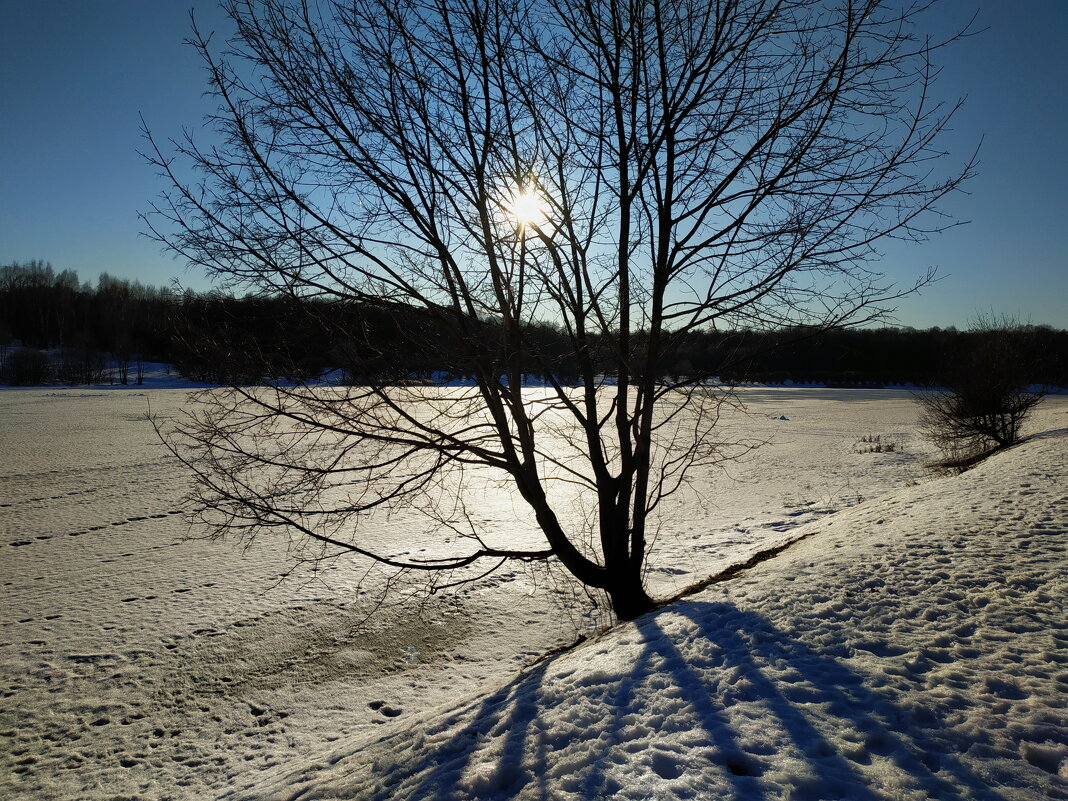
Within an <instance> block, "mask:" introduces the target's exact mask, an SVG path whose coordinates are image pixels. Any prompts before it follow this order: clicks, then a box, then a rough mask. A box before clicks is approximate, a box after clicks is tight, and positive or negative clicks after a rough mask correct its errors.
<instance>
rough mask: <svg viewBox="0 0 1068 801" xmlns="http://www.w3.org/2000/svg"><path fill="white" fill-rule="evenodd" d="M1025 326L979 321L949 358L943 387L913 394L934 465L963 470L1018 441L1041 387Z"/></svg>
mask: <svg viewBox="0 0 1068 801" xmlns="http://www.w3.org/2000/svg"><path fill="white" fill-rule="evenodd" d="M1031 338H1032V337H1031V336H1030V329H1029V328H1027V327H1026V326H1022V325H1019V324H1018V323H1014V322H1012V321H1010V320H1001V321H993V320H982V319H981V320H979V321H978V322H977V323H976V324H975V325H974V326H973V328H972V331H971V332H970V334H969V335H968V336H967V338H966V339H965V344H964V345H963V347H962V348H961V349H960V350H959V351H958V352H957V353H956V354H953V356H952V369H950V370H949V371H948V374H947V376H946V378H945V384H946V386H945V388H944V389H938V390H932V391H929V392H926V393H923V394H919V395H917V396H916V401H917V403H918V404H919V406H920V425H921V427H922V428H923V430H924V433H925V435H926V436H927V437H928V439H930V440H931V441H932V442H934V443H935V444H936V445H937V446H938V448H939V449H940V450H941V451H942V453H943V455H944V457H945V458H944V459H943V461H942V462H940V463H939V464H938V465H935V466H936V467H942V468H946V469H955V470H958V471H960V470H966V469H967V468H969V467H971V466H972V465H974V464H976V463H978V462H980V461H982V460H983V459H985V458H986V457H987V456H989V455H990V454H992V453H994V452H995V451H998V450H1001V449H1002V448H1007V447H1009V446H1010V445H1014V444H1015V443H1016V442H1018V441H1019V439H1020V431H1021V429H1022V427H1023V423H1024V421H1025V420H1026V419H1027V417H1028V415H1030V414H1031V412H1032V410H1033V409H1034V408H1035V407H1036V406H1037V405H1038V404H1039V403H1040V402H1041V400H1042V398H1043V396H1044V395H1045V391H1044V390H1043V389H1041V388H1034V387H1031V386H1030V385H1029V384H1030V381H1031V379H1032V376H1033V373H1034V366H1035V365H1034V362H1035V354H1034V349H1033V348H1032V347H1030V344H1031V342H1030V340H1031Z"/></svg>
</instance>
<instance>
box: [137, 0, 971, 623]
mask: <svg viewBox="0 0 1068 801" xmlns="http://www.w3.org/2000/svg"><path fill="white" fill-rule="evenodd" d="M225 5H226V8H227V9H228V11H229V13H230V15H231V17H232V18H233V20H234V22H235V23H236V25H237V35H236V38H235V39H234V40H233V41H232V42H231V43H230V44H229V46H228V47H226V48H224V49H223V50H222V51H221V52H217V51H216V50H215V49H214V48H213V46H212V45H211V43H210V41H209V39H210V37H206V36H203V35H201V34H200V33H199V32H197V31H196V29H195V25H194V44H195V45H196V47H198V48H199V50H200V52H201V53H202V55H203V58H204V61H205V63H206V65H207V67H208V70H209V72H210V76H211V89H212V91H213V92H214V94H215V97H216V98H217V99H218V113H217V114H216V115H215V116H214V117H212V119H211V122H212V123H213V124H214V126H215V128H216V130H217V131H218V132H219V133H220V134H221V138H222V143H221V144H220V145H219V146H217V147H212V148H206V147H201V146H199V145H198V144H197V143H196V141H195V140H194V139H193V138H192V137H191V136H187V137H186V138H184V139H182V140H179V141H171V142H170V143H169V144H163V143H160V142H158V141H157V140H154V139H152V137H151V134H148V137H149V141H150V145H151V147H150V151H149V158H150V160H151V161H152V162H153V163H154V164H155V165H157V167H158V168H159V169H160V171H161V173H162V174H163V175H164V176H165V177H166V178H167V180H168V181H169V182H170V185H171V186H172V189H171V191H169V192H168V193H167V194H166V195H164V197H163V199H162V200H161V201H159V202H158V203H157V204H156V205H155V206H154V208H153V212H152V213H150V214H149V215H148V216H147V218H146V219H147V220H148V225H149V227H150V229H151V231H152V232H153V233H154V235H155V236H157V237H158V238H159V239H160V240H161V241H163V242H164V243H165V244H166V245H167V246H169V247H170V248H171V249H173V251H174V252H175V253H177V254H178V255H180V256H182V257H184V258H185V259H187V260H188V261H189V262H190V263H191V264H193V265H198V266H200V267H202V268H204V269H205V270H206V271H207V272H208V273H210V274H211V275H213V276H215V277H217V278H220V279H222V280H224V281H226V282H229V283H230V285H233V286H240V287H244V288H246V289H248V290H251V291H258V292H262V293H265V294H278V293H281V294H285V295H290V296H293V297H296V298H300V299H310V298H327V299H333V300H335V301H337V302H339V303H351V304H361V305H362V306H363V307H375V308H377V309H379V310H380V312H381V314H382V315H384V316H387V317H388V316H390V315H396V316H397V318H398V319H399V320H401V319H402V320H404V321H406V322H408V323H409V325H408V326H407V327H405V326H400V325H398V326H397V336H396V339H395V341H393V342H392V343H382V342H381V341H372V340H371V339H370V338H368V337H366V336H363V335H362V333H361V331H359V330H352V331H345V332H343V333H344V334H345V340H344V341H345V342H346V343H347V347H348V348H349V349H350V351H351V353H350V354H349V356H351V357H352V360H353V361H354V362H359V361H360V359H363V358H368V359H373V360H375V362H376V363H377V364H381V363H387V364H388V363H389V362H390V359H391V354H398V355H399V354H410V353H411V352H412V351H416V350H417V349H418V350H417V352H418V353H420V354H425V356H426V363H427V364H428V366H429V367H432V368H433V369H434V370H439V371H443V372H448V373H450V374H452V375H464V376H468V377H470V378H471V380H472V383H473V386H471V387H469V388H461V389H450V390H448V391H445V390H442V389H440V388H435V387H431V386H427V385H425V384H424V383H421V382H420V381H418V380H414V379H413V376H412V374H411V371H407V372H403V371H399V370H398V371H397V374H395V375H389V374H388V371H386V373H385V374H379V375H377V376H374V377H369V378H367V383H366V385H363V386H360V387H351V388H344V389H342V388H337V389H328V390H327V389H322V388H320V387H317V386H278V387H275V388H272V389H263V390H253V389H240V388H235V389H232V390H230V391H228V392H218V393H212V394H209V395H206V396H203V397H202V398H200V404H199V405H198V407H197V410H196V411H195V412H194V413H192V414H191V415H190V417H189V418H188V419H187V420H186V421H185V423H184V424H182V425H181V426H180V427H179V430H178V431H176V432H175V436H173V437H171V438H170V441H171V443H172V446H173V447H174V449H175V451H176V453H178V454H179V456H180V457H181V458H183V459H184V460H185V461H186V462H187V463H188V464H189V465H190V466H191V467H192V468H193V469H194V470H195V471H196V474H197V476H198V479H199V484H198V486H199V490H198V494H199V498H200V501H201V502H202V505H203V506H204V507H205V508H206V511H205V512H204V517H205V520H206V521H207V522H208V523H209V524H210V525H211V526H212V527H213V530H214V531H215V532H217V533H219V534H223V533H228V532H229V533H238V534H245V535H251V534H252V533H254V532H256V531H260V530H264V529H270V528H276V527H278V528H283V529H285V530H288V531H290V532H293V533H296V534H297V535H298V539H300V538H303V541H305V542H307V543H310V544H317V546H316V547H321V548H323V549H325V550H324V552H334V551H336V550H342V551H349V552H353V553H357V554H362V555H364V556H367V557H370V558H373V559H377V560H378V561H380V562H382V563H384V564H386V565H390V566H393V567H394V568H397V569H400V570H410V571H422V572H424V573H426V574H427V575H428V576H432V578H431V579H430V581H431V584H432V585H433V586H440V584H441V583H442V582H445V583H448V582H454V581H465V580H470V579H472V578H474V577H477V576H480V575H484V574H485V573H487V572H490V571H492V570H493V569H494V568H495V567H496V566H499V565H500V564H503V563H504V562H506V561H507V560H510V559H519V560H530V561H544V560H557V561H558V562H559V563H561V564H562V565H563V566H564V567H565V568H566V569H567V570H568V571H569V572H570V573H571V574H572V575H573V576H575V577H576V578H577V579H578V580H580V581H581V582H583V583H584V584H586V585H588V586H590V587H594V588H598V589H600V590H603V591H604V592H605V593H607V595H608V596H609V597H610V599H611V604H612V607H613V609H614V610H615V612H616V614H617V615H618V616H619V617H621V618H631V617H634V616H636V615H638V614H641V613H642V612H644V611H646V610H648V609H650V608H651V606H652V603H653V602H652V600H651V599H650V597H649V595H648V594H647V592H646V590H645V588H644V584H643V570H644V567H645V564H646V559H647V556H648V553H649V547H650V541H651V539H652V538H653V536H654V534H655V527H656V521H657V519H658V515H661V514H663V512H664V508H665V503H666V502H667V501H668V500H669V499H670V497H671V496H672V495H673V494H674V493H675V492H676V491H677V490H678V489H679V487H680V486H682V485H683V484H684V482H685V479H686V477H687V474H688V473H689V471H691V470H693V469H694V468H697V467H701V466H705V465H708V464H711V463H714V462H716V461H718V460H721V459H724V458H728V457H729V456H731V455H732V453H735V452H736V451H734V450H732V449H731V448H729V447H725V444H724V443H723V442H720V441H718V439H717V437H716V436H715V424H716V421H717V419H718V417H719V412H720V407H721V404H722V403H723V402H724V399H725V396H724V395H723V394H721V393H719V392H716V391H713V390H712V389H711V388H709V387H707V386H705V383H704V379H705V378H707V377H708V374H707V372H705V373H702V372H701V371H700V370H697V369H694V370H692V371H690V370H688V371H687V374H686V375H684V376H675V377H671V376H664V375H662V374H661V373H662V371H661V370H660V369H659V366H660V365H662V364H664V363H665V362H666V361H667V360H669V359H670V358H672V356H673V354H674V352H675V349H676V348H677V347H679V345H680V343H683V342H684V341H685V340H686V337H687V335H688V334H690V333H691V332H695V331H702V330H708V329H710V328H718V327H727V328H749V329H768V328H779V327H785V326H792V327H797V328H798V329H799V330H805V331H808V332H811V331H812V330H823V329H828V328H831V327H834V326H839V325H843V324H847V323H853V322H860V321H864V320H871V319H876V318H878V317H879V316H880V315H882V314H883V313H885V312H886V311H887V308H888V304H890V303H892V302H893V301H894V299H896V298H898V297H900V296H901V294H902V293H903V292H907V291H910V290H911V289H912V288H914V286H912V287H905V288H904V289H901V288H895V287H894V286H892V285H890V284H889V283H888V282H887V281H885V280H884V277H883V276H882V275H880V274H879V273H877V272H875V271H873V270H872V269H870V268H869V267H867V266H866V264H867V263H868V261H869V260H870V259H871V257H873V256H874V255H876V252H877V251H876V246H877V244H878V243H879V241H880V240H882V239H884V238H886V237H896V238H906V239H908V238H913V239H919V238H922V237H924V236H926V235H927V234H928V233H929V232H930V231H931V230H934V229H937V228H939V227H944V226H945V225H947V224H948V223H946V222H945V221H944V218H940V217H938V216H935V215H932V214H930V212H933V211H934V210H935V205H936V203H938V201H939V200H941V199H942V198H944V197H945V196H946V194H947V193H949V192H951V191H952V190H954V189H955V188H956V187H957V186H958V185H959V183H960V181H961V180H962V179H963V178H964V177H965V175H966V174H967V173H968V171H969V169H970V165H966V166H965V167H964V168H963V169H961V170H959V171H954V172H951V173H948V174H946V175H944V176H941V177H937V175H936V173H935V170H936V167H937V162H938V159H939V157H940V156H941V155H943V154H942V153H941V152H940V151H939V150H938V148H937V144H936V140H937V139H938V136H939V134H940V133H941V132H942V130H943V129H944V127H945V125H946V122H947V120H948V118H949V117H950V115H951V114H952V111H953V107H943V106H942V105H940V104H938V103H934V102H933V101H932V100H931V99H930V95H929V92H928V90H929V88H930V83H931V76H932V74H933V69H932V66H931V63H930V56H931V54H932V53H933V52H934V51H935V50H936V49H937V48H938V47H940V46H942V45H943V44H945V43H932V42H930V41H929V40H928V39H926V38H924V37H923V36H922V35H920V34H919V33H917V25H918V23H919V22H920V21H922V18H921V12H922V11H923V8H921V7H919V6H917V7H913V6H906V7H905V8H904V10H902V9H901V8H900V7H899V6H898V5H897V4H884V3H881V2H876V1H875V0H867V1H862V2H841V3H837V2H828V1H827V0H740V1H738V2H702V3H695V2H686V1H685V0H655V1H654V2H645V1H644V0H643V1H642V2H638V0H350V1H346V2H337V3H333V4H328V3H319V4H308V3H301V2H286V1H285V0H266V1H265V2H259V1H257V2H251V0H247V1H239V0H232V1H231V2H228V3H226V4H225ZM923 5H924V4H920V6H923ZM186 164H191V165H192V166H193V167H195V168H196V169H197V170H199V173H200V175H201V180H198V181H195V182H191V181H189V180H187V178H186V176H187V175H188V174H189V173H187V172H186V171H185V170H184V167H179V165H186ZM928 278H929V276H923V277H921V278H920V280H919V282H918V283H923V282H924V281H925V280H927V279H928ZM413 310H414V311H416V312H418V314H417V315H413ZM412 321H417V325H415V326H414V327H413V326H412V325H411V322H412ZM545 324H549V325H552V326H555V327H557V328H559V329H560V330H562V331H563V332H564V334H565V337H564V338H563V340H562V341H563V342H565V343H566V347H565V348H563V349H561V348H560V347H559V340H557V339H554V340H553V342H552V347H545V343H544V338H540V337H539V336H538V335H537V332H538V331H539V326H543V325H545ZM428 342H429V343H430V344H429V345H428V344H427V343H428ZM435 342H438V343H441V347H440V349H438V348H436V347H435V344H434V343H435ZM561 350H563V352H561ZM401 361H403V362H404V363H407V360H399V359H398V362H401ZM528 372H532V373H536V374H537V375H538V376H541V377H543V379H544V382H545V386H544V387H543V388H541V389H539V390H537V391H534V390H531V389H524V386H523V385H524V375H525V374H526V373H528ZM565 374H566V375H568V376H571V377H573V378H574V381H573V382H565V381H564V380H563V376H564V375H565ZM498 482H503V484H504V485H507V486H508V487H510V488H511V490H512V491H513V492H514V493H515V494H516V496H517V498H518V502H519V506H520V507H521V508H522V509H524V510H525V511H524V512H523V514H525V515H527V516H528V517H529V518H530V520H531V521H532V524H533V525H534V526H535V527H536V529H537V531H539V532H540V542H537V543H536V542H531V541H525V540H524V541H520V539H521V538H519V539H517V538H509V537H508V536H503V535H502V533H501V532H493V531H485V530H484V529H482V528H480V526H479V523H478V520H477V518H478V515H476V514H473V513H470V510H471V508H472V504H473V503H476V502H477V500H478V499H477V497H472V493H479V492H483V491H485V489H486V488H487V487H496V486H498ZM379 507H388V508H391V509H394V510H399V509H419V510H422V511H425V512H426V513H427V514H428V515H430V519H431V520H432V521H434V522H433V525H434V526H436V527H437V529H438V530H440V531H441V532H444V536H443V540H447V541H448V542H449V544H450V545H451V546H458V550H456V551H453V552H451V553H447V554H446V553H436V554H435V555H433V556H428V557H425V558H422V559H421V558H419V557H418V556H417V555H416V554H414V553H406V554H401V555H397V554H395V553H393V554H390V553H384V552H382V551H380V550H378V548H376V546H375V542H374V537H373V536H372V535H371V533H370V532H368V531H365V529H364V527H362V526H361V521H362V520H363V519H364V516H365V515H366V513H368V512H370V511H371V510H374V509H376V508H379ZM506 533H507V532H505V534H506ZM450 570H451V571H460V573H459V575H455V576H452V577H451V578H449V579H447V580H446V579H439V578H438V576H439V574H440V571H450Z"/></svg>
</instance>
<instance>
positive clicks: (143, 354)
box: [0, 261, 1068, 386]
mask: <svg viewBox="0 0 1068 801" xmlns="http://www.w3.org/2000/svg"><path fill="white" fill-rule="evenodd" d="M488 330H490V331H492V327H489V329H488ZM402 331H403V332H405V335H404V336H402V335H401V332H402ZM412 332H416V336H414V337H413V335H412ZM529 333H530V334H531V337H532V338H533V339H534V340H535V341H536V342H537V343H538V347H537V352H538V353H539V355H540V357H541V358H540V361H541V363H542V364H543V365H544V364H546V363H550V364H552V365H553V366H554V370H555V373H556V375H557V376H558V377H560V378H563V379H567V378H568V377H569V376H571V375H574V374H577V371H578V367H577V365H575V364H571V363H569V358H568V356H567V354H568V352H569V348H568V347H567V346H566V343H565V342H564V340H563V337H562V335H561V333H560V332H559V331H558V330H557V329H556V328H554V326H552V325H551V324H548V323H545V324H541V325H538V326H536V327H534V328H533V329H532V330H531V331H530V332H529ZM977 336H979V335H978V334H977V333H975V332H969V331H957V330H956V329H954V328H930V329H926V330H917V329H912V328H845V329H835V330H829V331H822V332H809V331H805V330H802V329H780V330H775V331H712V330H710V331H691V332H689V333H687V334H686V335H685V337H683V338H682V341H681V342H680V343H679V347H678V349H677V350H676V351H675V355H674V357H673V359H672V360H671V361H665V362H663V363H661V364H660V370H661V372H662V374H663V376H671V377H673V378H674V377H677V376H690V375H692V376H706V375H713V376H718V377H719V378H720V379H721V380H723V381H727V382H742V381H757V382H767V383H786V382H793V383H824V384H828V385H842V386H879V385H889V384H905V383H913V384H917V385H922V384H938V383H939V382H940V381H941V380H943V379H945V378H946V377H947V376H948V375H950V374H951V373H952V372H953V371H954V370H955V365H956V364H957V363H958V362H959V361H960V360H959V358H958V354H962V353H965V352H969V351H970V348H971V345H972V344H974V343H972V340H973V339H975V338H976V337H977ZM1016 336H1019V337H1023V338H1024V339H1025V341H1024V342H1023V345H1022V346H1023V347H1024V348H1025V349H1026V351H1027V352H1028V353H1029V354H1032V355H1033V357H1032V358H1029V359H1028V370H1029V379H1030V380H1031V381H1032V382H1033V383H1042V384H1052V385H1060V386H1063V385H1065V384H1068V375H1066V373H1065V370H1066V365H1068V331H1063V330H1058V329H1053V328H1050V327H1048V326H1022V327H1021V328H1020V331H1018V332H1017V334H1016ZM413 338H414V339H416V340H417V341H420V342H423V343H425V347H422V348H420V349H418V350H417V351H415V352H413V349H412V348H411V347H410V345H403V346H402V345H401V344H400V343H406V342H411V341H412V339H413ZM16 345H18V346H19V347H16ZM505 347H506V345H505V343H504V342H503V340H502V342H501V344H500V348H499V352H498V353H499V357H500V359H501V360H502V363H503V361H504V359H505V352H504V350H505ZM597 347H598V344H597V343H596V342H592V343H591V348H593V349H596V348H597ZM488 350H489V352H490V353H493V352H494V349H493V348H490V349H488ZM460 352H461V349H460V348H458V347H455V346H454V343H452V342H450V334H449V333H448V332H447V331H445V330H441V329H440V328H439V327H438V325H437V324H436V323H435V320H434V318H433V316H432V315H428V314H426V313H423V312H420V311H419V310H416V309H413V308H411V307H410V306H404V305H402V304H393V305H390V304H380V305H377V306H369V305H360V304H354V303H353V304H340V303H337V302H326V301H322V300H318V299H316V298H307V299H295V298H293V297H286V296H277V295H275V296H252V295H249V296H244V297H235V296H234V295H232V294H227V293H224V292H218V291H212V292H194V291H192V290H184V291H176V290H172V289H169V288H158V287H153V286H148V285H145V284H142V283H140V282H138V281H128V280H125V279H120V278H115V277H112V276H109V275H108V274H107V273H103V274H101V275H100V277H99V278H98V279H97V281H96V283H95V285H94V284H93V283H91V282H82V281H80V280H79V278H78V275H77V273H76V272H74V271H73V270H62V271H59V272H57V271H55V270H54V269H53V268H52V266H51V265H50V264H48V263H46V262H43V261H30V262H27V263H22V264H20V263H13V264H8V265H2V266H0V381H2V382H3V383H7V384H40V383H46V382H49V381H60V382H64V383H69V384H88V383H95V382H99V381H108V380H111V381H115V382H117V383H129V384H136V383H138V379H139V376H140V371H141V370H142V369H143V365H144V363H145V362H165V363H168V364H173V365H174V366H175V368H176V370H177V371H178V372H179V373H180V374H182V375H184V376H185V377H187V378H191V379H195V380H201V381H208V382H215V383H222V384H225V383H255V382H257V381H260V380H263V379H290V380H306V379H310V378H314V377H317V376H319V375H321V374H322V373H324V372H325V371H328V370H341V371H342V372H343V376H344V380H346V381H348V382H352V383H360V382H361V381H366V380H372V379H373V380H383V379H385V380H389V379H395V380H419V379H429V378H430V377H431V376H432V375H439V376H440V375H441V374H445V375H447V376H449V377H453V378H463V377H466V376H467V375H470V374H472V373H474V372H475V370H474V366H473V365H470V364H465V363H464V361H463V358H462V357H461V356H460V355H459V354H460ZM531 372H534V368H533V366H532V368H531Z"/></svg>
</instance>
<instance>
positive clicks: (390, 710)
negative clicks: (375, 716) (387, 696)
mask: <svg viewBox="0 0 1068 801" xmlns="http://www.w3.org/2000/svg"><path fill="white" fill-rule="evenodd" d="M367 706H369V707H370V708H371V709H373V710H375V711H376V712H379V713H381V714H383V715H385V716H386V717H387V718H395V717H397V715H399V714H401V712H403V711H404V710H403V709H397V707H395V706H390V705H389V704H387V703H386V702H385V701H372V702H371V703H369V704H368V705H367ZM378 722H381V721H378Z"/></svg>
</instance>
